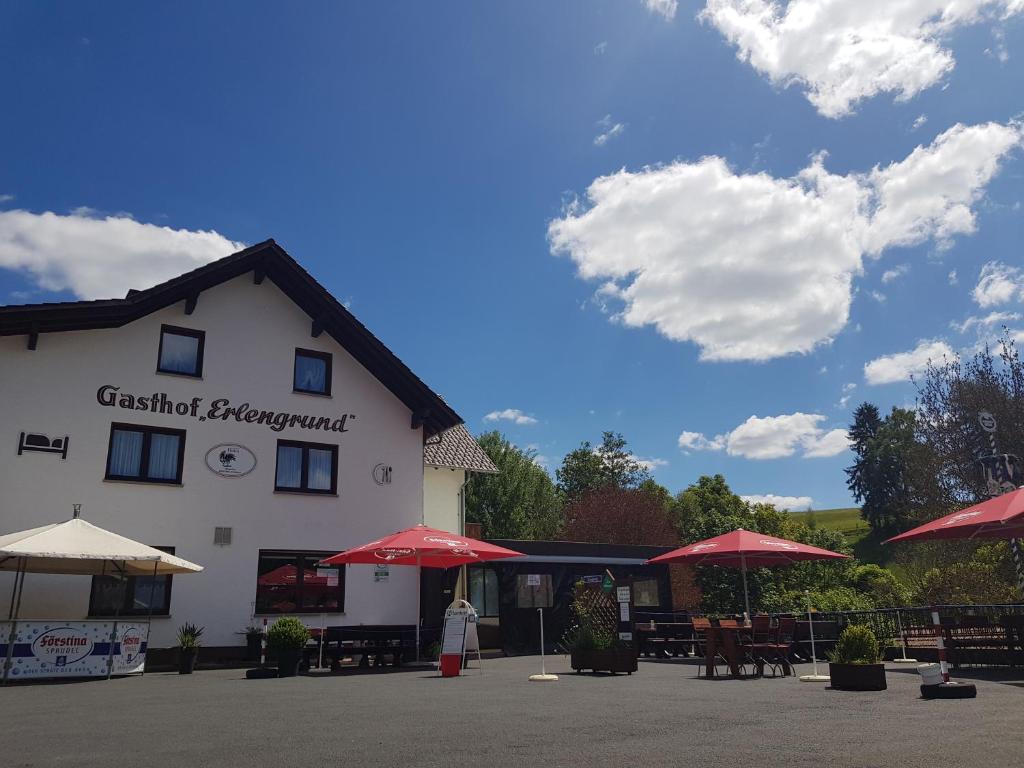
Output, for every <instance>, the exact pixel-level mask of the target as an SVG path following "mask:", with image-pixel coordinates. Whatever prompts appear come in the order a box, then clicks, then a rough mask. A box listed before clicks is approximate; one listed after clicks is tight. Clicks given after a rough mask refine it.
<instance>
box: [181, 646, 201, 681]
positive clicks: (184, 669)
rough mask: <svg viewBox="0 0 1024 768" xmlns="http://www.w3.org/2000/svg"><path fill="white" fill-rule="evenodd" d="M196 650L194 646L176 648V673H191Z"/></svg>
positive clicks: (194, 664) (194, 662) (194, 663)
mask: <svg viewBox="0 0 1024 768" xmlns="http://www.w3.org/2000/svg"><path fill="white" fill-rule="evenodd" d="M196 656H197V652H196V649H195V648H179V649H178V674H179V675H191V674H192V670H194V669H195V668H196Z"/></svg>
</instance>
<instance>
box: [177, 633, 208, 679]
mask: <svg viewBox="0 0 1024 768" xmlns="http://www.w3.org/2000/svg"><path fill="white" fill-rule="evenodd" d="M203 629H205V627H197V626H196V625H195V624H182V625H181V626H180V627H178V674H179V675H191V674H192V670H194V669H195V668H196V656H197V654H198V653H199V646H200V645H202V643H201V642H200V638H201V637H202V636H203Z"/></svg>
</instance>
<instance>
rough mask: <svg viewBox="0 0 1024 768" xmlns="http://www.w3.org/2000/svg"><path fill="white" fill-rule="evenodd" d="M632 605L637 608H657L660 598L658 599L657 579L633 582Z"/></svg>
mask: <svg viewBox="0 0 1024 768" xmlns="http://www.w3.org/2000/svg"><path fill="white" fill-rule="evenodd" d="M633 605H635V606H636V607H637V608H657V607H658V606H660V605H661V600H659V599H658V580H657V579H645V580H643V581H634V582H633Z"/></svg>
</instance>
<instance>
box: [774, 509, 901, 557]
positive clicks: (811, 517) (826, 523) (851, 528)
mask: <svg viewBox="0 0 1024 768" xmlns="http://www.w3.org/2000/svg"><path fill="white" fill-rule="evenodd" d="M790 514H791V515H792V516H793V517H794V518H796V519H798V520H800V522H802V523H805V524H807V525H809V526H812V527H815V528H826V529H828V530H831V531H839V532H840V533H841V534H843V536H844V537H845V538H846V541H847V543H848V544H849V545H850V546H851V547H852V548H853V554H854V556H855V557H856V558H857V559H858V560H860V561H861V562H862V563H877V564H878V565H881V566H888V565H889V560H890V559H891V558H892V549H891V548H890V547H886V546H883V545H882V542H883V541H884V540H885V539H886V537H885V536H884V535H880V534H877V533H875V532H874V531H872V530H871V526H869V525H868V524H867V523H866V522H865V521H864V519H863V518H862V517H861V516H860V509H859V508H858V507H841V508H839V509H813V510H810V511H808V512H791V513H790Z"/></svg>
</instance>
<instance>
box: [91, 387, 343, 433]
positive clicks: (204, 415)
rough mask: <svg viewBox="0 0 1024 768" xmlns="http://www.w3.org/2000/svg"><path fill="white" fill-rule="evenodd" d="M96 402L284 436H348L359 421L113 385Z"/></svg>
mask: <svg viewBox="0 0 1024 768" xmlns="http://www.w3.org/2000/svg"><path fill="white" fill-rule="evenodd" d="M96 402H98V403H99V404H100V405H103V406H106V407H108V408H123V409H124V410H127V411H143V412H148V413H162V414H166V415H173V416H187V417H189V418H193V419H196V420H197V421H227V420H229V419H232V420H234V421H237V422H243V423H245V424H262V425H265V426H267V427H270V429H272V430H273V431H274V432H282V431H284V430H285V429H288V428H292V429H311V430H320V431H323V432H348V431H349V426H350V424H349V422H352V421H355V418H356V417H355V414H353V413H343V414H341V415H339V416H338V417H337V418H332V417H330V416H310V415H308V414H301V413H288V412H287V411H265V410H261V409H259V408H254V407H252V406H250V405H249V403H241V404H240V405H232V404H231V401H230V400H229V399H228V398H226V397H220V398H217V399H216V400H212V401H211V402H210V404H209V405H208V406H204V405H203V398H201V397H193V398H191V399H190V400H172V399H171V398H169V397H167V393H166V392H154V393H153V394H152V395H138V394H132V393H129V392H122V391H121V388H120V387H115V386H114V385H113V384H104V385H103V386H102V387H100V388H99V389H98V390H96Z"/></svg>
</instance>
